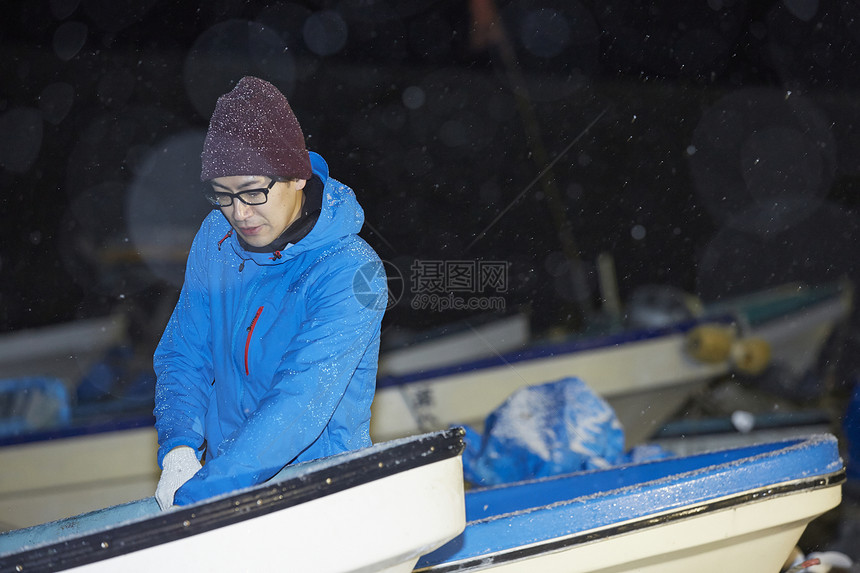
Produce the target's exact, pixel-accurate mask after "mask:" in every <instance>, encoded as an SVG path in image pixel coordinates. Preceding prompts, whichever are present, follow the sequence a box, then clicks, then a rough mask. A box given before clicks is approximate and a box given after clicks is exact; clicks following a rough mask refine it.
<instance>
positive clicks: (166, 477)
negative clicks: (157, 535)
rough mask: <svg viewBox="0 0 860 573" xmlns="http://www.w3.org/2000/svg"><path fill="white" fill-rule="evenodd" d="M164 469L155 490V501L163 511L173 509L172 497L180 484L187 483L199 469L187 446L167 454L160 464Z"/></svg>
mask: <svg viewBox="0 0 860 573" xmlns="http://www.w3.org/2000/svg"><path fill="white" fill-rule="evenodd" d="M161 465H162V467H163V468H164V469H163V470H162V471H161V479H159V480H158V487H156V488H155V501H157V502H158V507H160V508H161V509H162V511H163V510H165V509H168V508H170V507H173V496H174V495H175V494H176V490H177V489H179V488H180V487H181V486H182V484H184V483H185V482H187V481H188V480H189V479H191V477H192V476H193V475H194V474H196V473H197V470H199V469H200V468H201V467H203V466H201V465H200V462H199V461H198V460H197V455H196V454H195V453H194V450H193V449H191V448H190V447H188V446H178V447H175V448H173V449H172V450H170V451H169V452H167V455H166V456H164V460H162V462H161Z"/></svg>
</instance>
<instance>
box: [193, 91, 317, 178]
mask: <svg viewBox="0 0 860 573" xmlns="http://www.w3.org/2000/svg"><path fill="white" fill-rule="evenodd" d="M201 163H202V169H201V172H200V180H201V181H209V180H210V179H214V178H216V177H228V176H232V175H275V176H279V177H284V178H289V179H293V178H295V179H310V178H311V175H312V171H311V162H310V157H308V151H307V149H306V148H305V137H304V134H303V133H302V128H301V126H300V125H299V121H298V120H297V119H296V116H295V115H294V114H293V110H292V109H291V108H290V104H289V103H288V102H287V98H285V97H284V95H283V94H282V93H281V92H280V91H278V89H277V88H276V87H275V86H273V85H272V84H270V83H269V82H267V81H264V80H261V79H259V78H255V77H251V76H246V77H244V78H242V79H241V80H239V83H238V84H236V87H235V88H233V90H232V91H231V92H230V93H227V94H225V95H223V96H221V97H220V98H218V103H216V104H215V111H214V112H213V113H212V119H211V120H210V121H209V131H208V132H207V133H206V141H205V142H204V143H203V153H202V154H201Z"/></svg>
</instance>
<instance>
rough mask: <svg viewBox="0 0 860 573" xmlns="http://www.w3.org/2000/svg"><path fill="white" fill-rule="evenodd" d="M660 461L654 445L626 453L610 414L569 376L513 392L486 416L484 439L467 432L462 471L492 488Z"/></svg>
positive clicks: (469, 478)
mask: <svg viewBox="0 0 860 573" xmlns="http://www.w3.org/2000/svg"><path fill="white" fill-rule="evenodd" d="M660 457H666V452H665V451H663V450H662V449H661V448H658V447H656V446H653V447H640V448H637V449H635V450H634V451H631V452H625V450H624V429H623V428H622V427H621V423H620V422H619V421H618V418H617V416H616V415H615V411H614V410H613V409H612V407H611V406H610V405H609V404H608V403H607V402H606V401H605V400H604V399H603V398H601V397H600V396H598V395H597V394H595V393H594V391H593V390H592V389H591V388H589V387H588V385H587V384H585V382H583V381H582V380H580V379H579V378H575V377H570V378H563V379H561V380H557V381H555V382H548V383H546V384H541V385H537V386H529V387H525V388H521V389H519V390H517V391H516V392H514V393H513V394H511V395H510V396H509V397H508V399H507V400H506V401H505V402H504V403H503V404H502V405H501V406H499V407H498V408H497V409H496V410H495V411H493V412H492V413H491V414H490V415H489V416H487V419H486V421H485V423H484V433H483V435H481V434H480V433H478V432H477V431H475V430H474V429H472V428H468V427H467V428H466V450H465V451H464V452H463V471H464V477H465V478H466V480H467V481H469V482H471V483H473V484H476V485H497V484H502V483H511V482H516V481H521V480H525V479H533V478H536V477H545V476H553V475H560V474H566V473H571V472H576V471H581V470H590V469H603V468H607V467H611V466H615V465H618V464H622V463H627V462H630V461H643V459H645V458H650V459H655V458H660Z"/></svg>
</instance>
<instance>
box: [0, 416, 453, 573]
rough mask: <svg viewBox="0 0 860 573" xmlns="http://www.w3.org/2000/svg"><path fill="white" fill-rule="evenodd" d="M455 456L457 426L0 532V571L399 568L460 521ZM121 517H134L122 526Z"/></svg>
mask: <svg viewBox="0 0 860 573" xmlns="http://www.w3.org/2000/svg"><path fill="white" fill-rule="evenodd" d="M460 452H462V431H461V430H450V431H446V432H442V433H439V434H434V435H425V436H419V437H416V438H414V439H407V440H401V441H398V442H391V443H388V444H380V445H377V446H373V447H371V448H367V449H365V450H360V451H358V452H352V453H349V454H343V455H341V456H335V457H333V458H328V459H325V460H318V461H317V462H309V463H306V464H301V465H300V466H297V467H290V468H287V469H285V471H284V472H282V475H280V474H279V476H276V478H275V479H273V480H272V481H271V482H267V484H263V485H262V486H258V487H256V488H249V489H248V490H242V491H240V492H237V493H234V494H230V495H227V496H221V497H220V498H215V499H214V500H211V501H206V502H201V503H199V504H195V505H192V506H187V507H183V508H177V509H175V510H172V511H168V512H164V513H162V512H160V511H158V508H157V505H156V504H155V501H154V500H153V499H152V498H148V499H145V500H142V501H140V502H137V505H138V507H136V508H129V507H117V508H107V509H105V510H103V511H100V512H96V513H94V514H90V515H85V516H79V517H78V518H77V519H71V520H66V521H62V522H55V523H51V524H45V525H42V526H38V527H35V528H30V529H29V530H22V531H16V532H11V533H8V534H5V535H4V536H0V570H4V571H5V570H10V571H14V570H16V569H18V568H20V569H18V570H23V571H31V570H32V571H66V570H68V571H75V572H81V573H99V572H115V571H127V572H141V573H143V572H149V571H153V570H163V571H176V572H180V571H181V572H185V571H214V572H221V571H223V572H234V571H283V570H284V569H285V568H286V569H289V570H298V571H321V572H356V573H357V572H364V571H388V572H391V573H399V572H404V573H405V572H407V571H411V570H412V568H413V566H414V565H415V563H416V561H417V559H418V558H419V557H420V556H421V555H422V554H424V553H427V552H429V551H431V550H433V549H435V548H437V547H439V546H440V545H442V544H443V543H444V542H446V541H448V540H449V539H451V538H453V537H454V536H456V535H457V534H458V533H460V532H461V531H462V529H463V527H464V526H465V513H464V501H463V473H462V463H461V460H460V455H459V454H460ZM130 511H137V512H139V513H142V516H139V517H138V518H136V519H132V520H130V522H128V520H127V519H126V518H127V515H128V514H129V512H130ZM416 515H420V516H421V519H420V520H417V521H416V520H415V516H416ZM380 540H384V542H380ZM34 546H35V548H34V549H31V547H34Z"/></svg>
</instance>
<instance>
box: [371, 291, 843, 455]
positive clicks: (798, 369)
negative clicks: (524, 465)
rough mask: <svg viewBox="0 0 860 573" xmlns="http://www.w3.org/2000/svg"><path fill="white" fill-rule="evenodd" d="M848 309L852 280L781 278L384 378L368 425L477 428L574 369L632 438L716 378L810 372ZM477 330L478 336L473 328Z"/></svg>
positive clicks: (381, 430)
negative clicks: (639, 319) (622, 323)
mask: <svg viewBox="0 0 860 573" xmlns="http://www.w3.org/2000/svg"><path fill="white" fill-rule="evenodd" d="M851 309H852V289H851V286H850V285H848V284H844V283H836V284H830V285H825V286H820V287H806V286H802V285H796V284H793V285H786V286H783V287H780V288H776V289H771V290H767V291H764V292H761V293H756V294H754V295H749V296H743V297H739V298H737V299H733V300H730V301H726V302H722V303H720V304H716V305H712V306H709V307H705V308H704V309H703V310H702V311H701V312H699V313H698V316H695V317H690V316H686V317H682V318H680V319H676V320H669V321H666V320H664V321H663V323H662V324H658V323H656V322H655V321H651V322H652V323H651V324H643V325H641V326H634V327H626V328H618V329H608V330H605V331H603V332H600V331H597V332H590V333H588V334H586V335H582V334H579V335H570V336H567V337H564V338H563V339H561V340H534V341H532V342H530V343H529V344H527V345H525V346H524V347H522V348H520V349H517V350H513V351H508V352H497V353H495V354H493V355H492V356H489V357H487V358H482V359H477V360H472V361H466V362H461V363H459V364H453V365H447V366H443V367H437V368H430V367H426V368H420V369H416V370H415V371H413V372H409V373H403V374H399V375H389V376H383V377H381V378H380V380H379V381H378V385H377V393H376V398H375V400H374V403H373V418H372V422H371V423H372V426H371V431H372V433H373V435H374V436H375V437H377V438H378V439H387V438H392V437H396V436H401V435H408V434H411V433H417V432H420V431H429V430H433V429H439V428H443V427H447V426H449V425H453V424H468V425H472V426H476V427H480V425H481V423H482V422H483V420H484V418H485V417H486V416H487V415H488V414H489V413H490V412H491V411H492V410H494V409H495V408H496V407H498V406H499V404H501V403H502V402H503V401H504V400H505V398H507V397H508V396H509V395H510V394H511V393H512V392H513V391H515V390H516V389H518V388H522V387H524V386H528V385H534V384H540V383H542V382H546V381H550V380H557V379H560V378H564V377H567V376H577V377H579V378H581V379H582V380H584V381H586V383H588V385H589V386H590V387H591V388H593V389H594V391H595V392H596V393H597V394H599V395H600V396H602V397H603V398H605V399H606V400H607V401H608V402H609V403H610V405H611V406H612V407H613V409H614V410H615V412H616V414H617V415H618V418H619V420H620V421H621V424H622V426H623V427H624V429H625V434H626V437H627V440H628V445H631V446H632V445H635V444H637V443H640V442H642V441H643V440H645V439H647V438H648V437H649V436H650V435H651V434H653V433H654V432H655V431H656V430H658V429H659V428H660V426H661V425H662V424H663V423H664V422H665V421H666V420H667V419H668V418H669V417H670V416H672V415H673V414H675V413H676V411H677V410H678V408H679V407H680V406H681V405H682V404H683V403H684V402H685V401H686V400H687V399H688V398H689V397H690V396H691V395H692V394H693V393H695V392H697V391H699V390H701V389H702V388H703V387H705V386H706V385H707V384H708V383H709V382H711V381H713V380H715V379H717V378H718V377H721V376H725V375H728V374H730V373H732V372H741V373H743V374H746V375H758V374H761V373H762V372H763V371H765V370H766V369H774V370H778V371H779V372H780V376H783V377H790V376H802V375H803V374H805V373H807V372H808V371H810V370H811V369H812V368H814V367H815V365H816V360H817V358H818V356H819V353H820V352H821V349H822V348H823V346H824V345H825V344H826V343H827V341H828V340H829V338H830V337H831V336H832V335H833V333H834V331H835V330H836V329H837V328H838V327H839V326H840V325H841V324H842V322H843V321H845V320H846V319H847V317H848V316H849V314H850V312H851ZM473 336H474V338H476V339H477V340H478V341H481V334H480V333H479V332H477V331H475V332H474V333H473ZM483 342H484V343H485V346H487V347H488V348H491V349H492V345H491V343H490V341H488V340H483ZM442 359H443V357H440V361H441V360H442ZM424 362H425V363H427V362H430V361H428V360H426V359H425V360H424Z"/></svg>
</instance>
